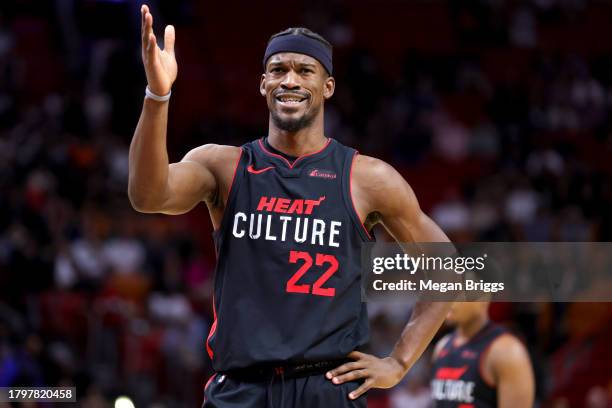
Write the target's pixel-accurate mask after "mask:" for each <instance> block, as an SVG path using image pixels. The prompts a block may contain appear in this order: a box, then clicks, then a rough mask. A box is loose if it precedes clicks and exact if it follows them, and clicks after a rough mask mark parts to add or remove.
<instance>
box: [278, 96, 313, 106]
mask: <svg viewBox="0 0 612 408" xmlns="http://www.w3.org/2000/svg"><path fill="white" fill-rule="evenodd" d="M275 99H276V101H277V102H279V103H280V104H281V105H284V106H297V105H299V104H300V103H302V102H304V101H305V100H306V99H308V98H307V97H305V96H302V95H295V94H291V95H289V94H286V95H283V94H281V95H277V96H276V97H275Z"/></svg>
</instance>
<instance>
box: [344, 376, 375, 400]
mask: <svg viewBox="0 0 612 408" xmlns="http://www.w3.org/2000/svg"><path fill="white" fill-rule="evenodd" d="M370 388H372V380H370V379H367V380H365V381H364V383H363V384H361V385H360V386H359V388H357V389H356V390H355V391H352V392H350V393H349V395H348V397H349V398H350V399H357V398H359V397H360V396H361V395H363V394H364V393H365V392H366V391H368V390H369V389H370Z"/></svg>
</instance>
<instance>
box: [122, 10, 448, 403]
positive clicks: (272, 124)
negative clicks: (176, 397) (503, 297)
mask: <svg viewBox="0 0 612 408" xmlns="http://www.w3.org/2000/svg"><path fill="white" fill-rule="evenodd" d="M141 13H142V58H143V63H144V68H145V72H146V77H147V81H148V86H147V89H146V97H145V99H144V102H143V109H142V113H141V116H140V120H139V122H138V125H137V127H136V130H135V133H134V137H133V139H132V143H131V146H130V175H129V197H130V200H131V203H132V205H133V207H134V208H135V209H136V210H138V211H141V212H145V213H163V214H181V213H185V212H187V211H189V210H191V209H192V208H193V207H195V206H196V205H197V204H198V203H199V202H201V201H204V202H205V203H206V205H207V207H208V210H209V212H210V217H211V219H212V223H213V226H214V233H213V237H214V243H215V247H216V251H217V265H216V271H215V282H214V286H215V288H214V314H215V321H214V323H213V325H212V329H211V331H210V334H209V336H208V339H207V344H206V347H207V351H208V353H209V355H210V357H211V359H212V363H213V368H214V369H215V371H216V372H217V374H216V375H215V376H214V377H212V379H211V380H210V381H209V383H208V385H207V387H206V388H205V403H204V406H206V407H263V406H268V405H273V406H286V407H322V406H326V407H343V406H354V407H356V406H359V407H363V406H365V405H366V397H365V395H364V393H365V392H366V391H367V390H368V389H370V388H389V387H392V386H394V385H395V384H397V383H398V382H399V381H400V379H401V378H402V377H403V376H404V375H405V373H406V372H407V371H408V369H409V368H410V367H411V366H412V365H413V364H414V362H415V361H416V360H417V359H418V358H419V356H420V355H421V354H422V352H423V351H424V349H425V348H426V347H427V345H428V343H429V342H430V341H431V339H432V337H433V336H434V334H435V332H436V331H437V329H438V328H439V326H440V325H441V324H442V322H443V321H444V317H445V316H446V313H447V312H448V308H449V304H447V303H431V304H425V303H419V304H417V305H416V306H415V308H414V310H413V314H412V316H411V319H410V322H409V323H408V325H407V326H406V329H405V330H404V332H403V334H402V336H401V338H400V339H399V341H398V342H397V345H396V347H395V349H394V350H393V352H392V353H391V355H389V356H388V357H385V358H378V357H375V356H373V355H369V354H365V353H363V352H361V351H360V349H363V346H364V345H365V344H366V343H367V340H368V321H367V313H366V308H365V304H363V303H362V302H361V298H360V248H361V245H362V243H364V242H369V241H372V240H373V237H372V233H371V230H372V227H373V226H374V225H375V224H377V223H380V224H382V225H383V226H384V227H385V228H386V229H387V230H388V231H389V232H390V233H391V234H392V235H393V237H394V238H395V239H396V240H398V241H401V242H404V241H415V242H428V241H433V242H441V241H442V242H447V241H448V238H447V237H446V235H445V234H444V233H443V232H442V231H441V230H440V228H438V227H437V226H436V225H435V224H434V223H433V222H432V221H431V220H430V219H429V218H428V217H427V216H426V215H425V214H424V213H423V212H422V211H421V209H420V208H419V205H418V203H417V200H416V198H415V195H414V193H413V191H412V189H411V188H410V186H409V185H408V184H407V183H406V181H404V179H403V178H402V177H401V175H400V174H399V173H398V172H397V171H395V170H394V169H393V168H392V167H391V166H389V165H388V164H386V163H384V162H382V161H380V160H377V159H375V158H371V157H367V156H361V155H358V154H357V152H356V151H355V150H353V149H350V148H348V147H345V146H343V145H341V144H340V143H339V142H337V141H336V140H333V139H331V138H328V137H326V135H325V134H324V132H323V129H324V127H323V116H324V115H323V111H324V109H323V108H324V102H325V101H326V100H327V99H329V98H331V97H332V95H333V94H334V88H335V80H334V77H333V76H332V72H333V64H332V50H331V45H329V43H328V42H327V41H326V40H325V39H323V38H322V37H321V36H319V35H317V34H315V33H313V32H311V31H309V30H307V29H303V28H299V29H290V30H287V31H285V32H282V33H279V34H277V35H275V36H273V37H272V38H271V40H270V42H269V43H268V46H267V49H266V51H265V55H264V58H263V65H264V73H263V74H262V76H261V83H260V93H261V95H262V97H264V98H265V100H266V102H267V106H268V109H269V111H270V118H269V129H268V135H267V137H263V138H261V139H258V140H255V141H253V142H251V143H247V144H245V145H243V146H242V147H234V146H222V145H210V144H208V145H203V146H200V147H197V148H195V149H193V150H191V151H190V152H189V153H187V155H186V156H185V157H184V158H183V159H182V160H181V161H180V162H179V163H172V164H169V162H168V155H167V151H166V126H167V120H168V105H169V102H168V100H169V98H170V91H171V87H172V83H173V82H174V80H175V79H176V76H177V62H176V59H175V56H174V43H175V32H174V28H173V27H172V26H167V27H166V29H165V37H164V46H165V48H164V49H163V50H162V49H161V48H159V47H158V45H157V42H156V38H155V35H154V34H153V29H152V26H153V17H152V15H151V13H150V11H149V9H148V7H147V6H142V9H141ZM232 58H234V59H235V60H236V63H240V56H239V55H234V56H233V57H232ZM238 97H239V96H238ZM347 396H348V397H347ZM267 404H268V405H267Z"/></svg>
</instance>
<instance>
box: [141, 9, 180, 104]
mask: <svg viewBox="0 0 612 408" xmlns="http://www.w3.org/2000/svg"><path fill="white" fill-rule="evenodd" d="M140 14H141V20H142V28H141V29H142V62H143V64H144V68H145V73H146V75H147V82H148V85H149V89H150V90H151V91H152V92H153V93H155V94H157V95H160V96H161V95H166V94H168V93H169V92H170V90H171V89H172V84H173V83H174V81H175V80H176V74H177V72H178V66H177V64H176V58H175V56H174V40H175V32H174V27H173V26H171V25H168V26H166V29H165V30H164V49H163V50H162V49H160V48H159V46H158V45H157V39H156V38H155V34H154V33H153V15H152V14H151V12H150V11H149V7H148V6H147V5H142V7H141V8H140Z"/></svg>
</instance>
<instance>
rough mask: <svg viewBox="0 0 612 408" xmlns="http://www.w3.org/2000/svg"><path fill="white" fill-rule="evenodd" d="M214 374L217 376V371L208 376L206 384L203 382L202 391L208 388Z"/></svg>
mask: <svg viewBox="0 0 612 408" xmlns="http://www.w3.org/2000/svg"><path fill="white" fill-rule="evenodd" d="M216 376H217V373H214V374H213V375H211V376H210V378H209V379H208V380H207V381H206V384H204V391H206V388H208V386H209V385H210V383H211V382H212V380H214V379H215V377H216Z"/></svg>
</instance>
